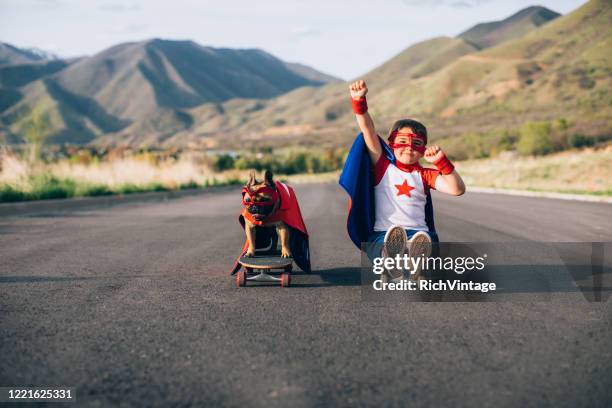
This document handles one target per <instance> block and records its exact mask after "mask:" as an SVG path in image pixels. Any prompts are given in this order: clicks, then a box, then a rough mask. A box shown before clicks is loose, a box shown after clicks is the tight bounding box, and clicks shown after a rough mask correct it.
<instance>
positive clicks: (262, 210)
mask: <svg viewBox="0 0 612 408" xmlns="http://www.w3.org/2000/svg"><path fill="white" fill-rule="evenodd" d="M258 194H265V195H267V196H268V197H270V199H269V200H265V201H255V196H257V195H258ZM278 200H279V196H278V191H276V189H275V188H272V187H269V186H262V187H259V188H257V189H255V190H251V189H249V188H248V187H244V188H243V189H242V205H244V206H245V207H246V208H247V211H248V212H249V213H251V214H252V215H253V216H255V217H257V218H265V217H267V216H268V215H270V213H271V212H272V210H273V209H274V204H276V203H277V201H278Z"/></svg>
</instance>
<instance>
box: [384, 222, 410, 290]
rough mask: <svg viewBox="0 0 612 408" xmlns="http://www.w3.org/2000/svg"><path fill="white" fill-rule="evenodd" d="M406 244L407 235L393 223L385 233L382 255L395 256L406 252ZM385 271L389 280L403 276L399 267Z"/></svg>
mask: <svg viewBox="0 0 612 408" xmlns="http://www.w3.org/2000/svg"><path fill="white" fill-rule="evenodd" d="M407 244H408V236H407V235H406V231H405V230H404V228H402V227H401V226H399V225H394V226H392V227H391V228H389V230H388V231H387V233H386V234H385V240H384V244H383V249H382V256H383V257H385V258H395V257H396V256H397V255H399V256H402V255H404V253H405V252H406V246H407ZM387 273H388V277H389V278H390V280H391V281H395V280H398V279H402V278H403V277H404V275H403V273H402V270H400V269H392V270H390V271H387ZM383 274H384V272H383ZM383 279H384V278H383ZM384 280H386V279H384Z"/></svg>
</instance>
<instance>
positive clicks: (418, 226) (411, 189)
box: [340, 81, 465, 280]
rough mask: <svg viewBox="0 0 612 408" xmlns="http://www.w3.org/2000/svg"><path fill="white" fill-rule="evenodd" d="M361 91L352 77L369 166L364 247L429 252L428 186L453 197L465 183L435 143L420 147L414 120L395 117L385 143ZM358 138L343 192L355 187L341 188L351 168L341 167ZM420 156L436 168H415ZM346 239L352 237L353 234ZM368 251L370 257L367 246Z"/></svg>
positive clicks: (423, 134) (420, 130)
mask: <svg viewBox="0 0 612 408" xmlns="http://www.w3.org/2000/svg"><path fill="white" fill-rule="evenodd" d="M367 93H368V88H367V86H366V83H365V82H364V81H356V82H354V83H352V84H351V86H350V94H351V101H352V106H353V110H354V112H355V116H356V118H357V123H358V124H359V128H360V129H361V132H362V134H363V142H365V150H366V151H367V155H368V156H369V158H370V163H371V164H370V166H371V171H372V174H371V175H370V177H371V184H372V185H373V190H374V191H373V195H374V199H373V202H374V211H373V212H374V214H373V215H372V216H371V218H373V226H371V225H370V226H368V227H367V228H366V230H367V231H368V234H367V235H368V236H367V242H368V243H370V244H371V245H369V246H370V248H380V247H381V245H382V254H381V255H382V256H385V257H387V256H388V257H395V256H396V255H400V256H401V255H403V254H404V253H405V251H406V250H407V251H408V255H409V256H411V257H416V256H421V255H423V256H429V255H430V254H431V248H432V241H433V242H438V236H437V234H436V232H435V228H434V226H433V225H434V224H433V210H432V207H431V199H430V194H429V190H430V189H435V190H438V191H441V192H443V193H446V194H451V195H456V196H458V195H461V194H463V193H464V192H465V184H464V183H463V180H462V179H461V176H459V174H458V173H457V172H456V171H455V169H454V166H453V164H452V163H451V161H450V160H449V159H448V158H447V157H446V155H445V154H444V152H442V150H441V149H440V147H438V146H431V147H429V148H426V147H425V146H426V144H427V129H426V128H425V126H424V125H423V124H421V123H419V122H417V121H415V120H412V119H402V120H398V121H396V122H395V123H394V124H393V126H392V128H391V131H390V132H389V138H388V141H389V144H388V146H387V145H386V143H385V142H384V141H383V140H382V139H381V138H380V137H379V136H378V135H377V133H376V130H375V128H374V122H373V121H372V118H371V116H370V114H369V113H368V107H367V103H366V94H367ZM360 142H361V141H360V140H359V138H358V140H357V141H356V143H355V145H354V146H353V149H351V153H349V159H347V164H348V166H345V170H344V171H343V175H342V176H341V179H340V184H342V185H343V186H344V187H345V188H346V189H347V191H349V190H351V189H353V190H354V189H355V188H358V187H355V185H353V187H352V188H351V187H348V188H347V186H346V184H350V181H348V180H347V177H348V174H353V173H355V172H351V171H347V168H348V167H350V166H351V165H353V164H352V163H348V162H349V161H350V160H351V154H353V155H355V153H354V151H359V150H358V147H359V146H358V143H360ZM391 152H392V154H391ZM421 157H424V158H425V160H426V161H427V162H429V163H433V164H434V165H435V166H436V167H437V170H436V169H430V168H423V167H421V165H420V164H419V159H420V158H421ZM353 161H354V160H353ZM349 170H350V169H349ZM355 174H356V173H355ZM343 177H344V180H343ZM349 194H351V191H349ZM353 195H354V194H351V198H352V201H353V202H354V201H355V199H354V197H353ZM361 212H363V211H361ZM362 218H363V217H362ZM349 223H350V214H349ZM370 224H371V223H370ZM350 229H351V227H350V225H349V234H351V231H350ZM355 235H361V236H364V233H363V228H362V232H361V234H355ZM351 238H352V239H353V241H354V242H355V241H356V239H355V237H353V234H351ZM368 252H369V253H368V255H369V256H370V257H372V254H371V253H370V251H368ZM375 256H377V254H376V255H375ZM419 274H420V270H417V271H412V274H411V279H413V280H417V279H418V278H419ZM396 277H397V276H392V278H396Z"/></svg>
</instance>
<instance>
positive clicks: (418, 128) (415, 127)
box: [389, 119, 427, 144]
mask: <svg viewBox="0 0 612 408" xmlns="http://www.w3.org/2000/svg"><path fill="white" fill-rule="evenodd" d="M406 127H408V128H410V129H412V131H413V132H414V133H415V134H417V135H418V136H421V137H422V138H423V139H424V140H425V144H427V128H426V127H425V125H424V124H422V123H421V122H417V121H416V120H414V119H400V120H398V121H396V122H395V123H394V124H393V126H391V130H390V131H389V138H390V137H391V133H393V132H395V131H396V130H400V129H402V128H406Z"/></svg>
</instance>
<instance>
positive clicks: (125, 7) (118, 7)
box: [98, 1, 140, 13]
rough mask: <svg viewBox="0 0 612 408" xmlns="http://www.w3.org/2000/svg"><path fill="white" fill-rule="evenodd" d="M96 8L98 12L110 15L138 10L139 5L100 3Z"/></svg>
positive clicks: (132, 3) (131, 2) (127, 2)
mask: <svg viewBox="0 0 612 408" xmlns="http://www.w3.org/2000/svg"><path fill="white" fill-rule="evenodd" d="M98 8H99V9H100V10H104V11H110V12H112V13H126V12H130V11H137V10H140V4H138V3H137V2H135V1H125V2H111V3H102V4H100V6H99V7H98Z"/></svg>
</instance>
